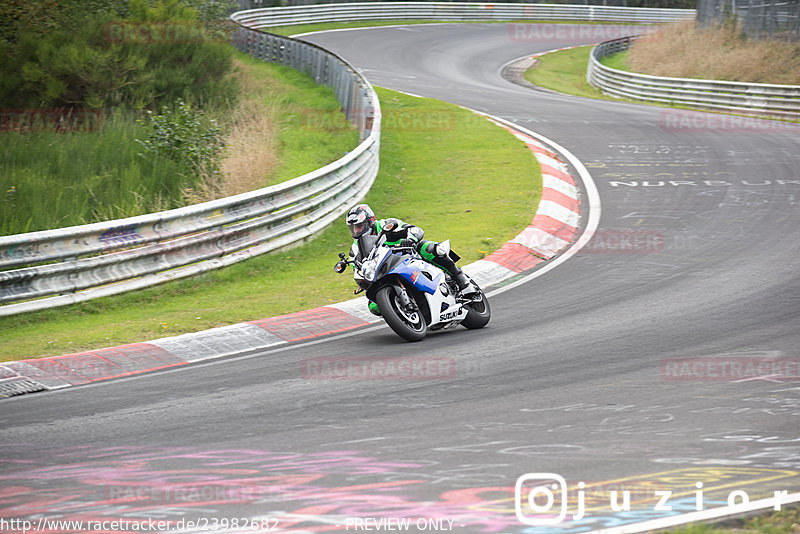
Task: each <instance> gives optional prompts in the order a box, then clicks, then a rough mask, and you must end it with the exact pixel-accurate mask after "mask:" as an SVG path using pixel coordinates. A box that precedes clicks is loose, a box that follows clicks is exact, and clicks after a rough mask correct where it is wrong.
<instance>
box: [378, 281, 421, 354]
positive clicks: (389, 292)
mask: <svg viewBox="0 0 800 534" xmlns="http://www.w3.org/2000/svg"><path fill="white" fill-rule="evenodd" d="M397 291H398V290H397V288H395V287H394V286H385V287H382V288H381V289H379V290H378V292H377V293H376V294H375V302H377V303H378V309H380V312H381V315H383V319H384V320H385V321H386V324H388V325H389V328H391V329H392V330H394V332H395V333H396V334H397V335H398V336H400V337H402V338H403V339H405V340H406V341H421V340H422V339H423V338H425V334H426V333H427V331H428V325H427V324H426V323H425V318H424V317H423V315H422V311H421V310H420V309H419V306H418V305H417V303H416V302H414V299H413V298H412V299H411V304H410V305H409V306H406V307H404V306H403V305H402V303H401V302H400V298H399V296H398V293H397Z"/></svg>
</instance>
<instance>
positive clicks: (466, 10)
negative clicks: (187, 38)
mask: <svg viewBox="0 0 800 534" xmlns="http://www.w3.org/2000/svg"><path fill="white" fill-rule="evenodd" d="M694 15H695V10H693V9H655V8H638V7H620V6H587V5H571V4H502V3H500V4H481V3H464V2H354V3H347V4H318V5H309V6H294V7H269V8H262V9H251V10H248V11H241V12H239V13H235V14H234V17H236V20H237V22H239V23H240V24H244V25H245V26H248V27H251V28H266V27H276V26H287V25H293V24H310V23H320V22H349V21H357V20H413V19H416V20H440V21H449V22H458V21H468V22H474V21H510V20H514V21H520V20H576V21H598V22H622V21H625V22H654V23H655V22H670V21H674V20H680V19H684V18H690V17H694Z"/></svg>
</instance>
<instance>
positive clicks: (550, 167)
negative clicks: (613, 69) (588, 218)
mask: <svg viewBox="0 0 800 534" xmlns="http://www.w3.org/2000/svg"><path fill="white" fill-rule="evenodd" d="M487 118H488V119H489V120H491V121H492V122H494V123H495V124H497V125H498V126H500V127H501V128H504V129H506V130H508V131H509V132H511V134H512V135H514V136H516V137H517V138H519V139H520V140H522V141H523V142H524V143H525V144H526V145H527V146H528V147H529V148H530V150H531V151H532V152H533V153H534V155H535V156H536V158H537V159H538V160H539V163H540V164H541V168H542V198H541V200H540V202H539V208H538V210H537V211H536V215H535V216H534V218H533V220H532V221H531V224H530V225H529V226H528V227H527V228H525V229H524V230H523V231H522V232H520V234H519V235H517V237H515V238H514V239H512V240H511V241H509V242H508V243H506V244H504V245H503V246H502V247H501V248H500V249H498V250H496V251H495V252H493V253H492V254H490V255H489V256H487V257H485V258H483V259H481V260H478V261H476V262H474V263H471V264H469V265H467V266H465V267H464V270H465V271H466V272H467V274H469V276H470V277H472V278H473V279H474V280H475V281H476V282H477V283H478V284H479V285H480V286H481V287H489V286H492V285H495V284H498V283H499V282H502V281H504V280H506V279H509V278H512V277H514V276H517V275H519V274H520V273H522V272H523V271H527V270H529V269H531V268H533V267H535V266H536V265H538V264H540V263H542V262H544V261H547V260H549V259H551V258H553V257H554V256H556V255H557V254H559V253H560V252H561V251H562V250H564V249H565V248H567V247H569V246H570V243H571V242H572V241H573V240H574V238H575V236H576V234H577V232H578V225H579V221H580V217H581V198H580V194H579V191H578V188H577V187H576V185H575V180H574V179H573V178H572V176H571V175H570V173H569V171H568V169H567V166H566V164H565V163H564V162H563V161H562V160H561V158H560V157H559V156H558V155H557V154H556V153H555V151H554V150H553V149H551V148H549V147H548V145H546V144H545V143H543V142H541V141H538V140H537V139H535V138H534V137H533V135H531V133H530V132H523V131H522V130H521V129H518V128H515V127H514V126H513V125H510V124H504V123H502V122H500V120H499V119H495V118H492V117H487ZM378 321H380V319H379V318H378V317H375V316H374V315H372V314H371V313H369V311H368V309H367V302H366V297H360V298H356V299H351V300H348V301H345V302H340V303H337V304H330V305H328V306H322V307H319V308H314V309H311V310H305V311H301V312H297V313H292V314H288V315H281V316H278V317H270V318H267V319H261V320H258V321H250V322H247V323H240V324H234V325H231V326H224V327H221V328H213V329H210V330H205V331H202V332H196V333H191V334H183V335H180V336H175V337H167V338H162V339H156V340H153V341H148V342H145V343H133V344H130V345H123V346H119V347H111V348H104V349H99V350H93V351H86V352H80V353H75V354H65V355H63V356H54V357H48V358H37V359H31V360H21V361H16V362H6V363H3V364H0V397H10V396H14V395H20V394H23V393H31V392H34V391H43V390H50V389H60V388H65V387H69V386H75V385H81V384H88V383H92V382H98V381H101V380H108V379H111V378H118V377H126V376H133V375H136V374H141V373H146V372H149V371H155V370H158V369H165V368H168V367H176V366H180V365H186V364H189V363H194V362H199V361H203V360H207V359H212V358H220V357H223V356H230V355H234V354H242V353H246V352H254V351H258V350H262V349H266V348H269V347H274V346H276V345H281V344H288V343H293V342H297V341H302V340H307V339H311V338H317V337H320V336H325V335H328V334H334V333H338V332H345V331H348V330H352V329H355V328H359V327H361V326H365V325H368V324H370V323H375V322H378Z"/></svg>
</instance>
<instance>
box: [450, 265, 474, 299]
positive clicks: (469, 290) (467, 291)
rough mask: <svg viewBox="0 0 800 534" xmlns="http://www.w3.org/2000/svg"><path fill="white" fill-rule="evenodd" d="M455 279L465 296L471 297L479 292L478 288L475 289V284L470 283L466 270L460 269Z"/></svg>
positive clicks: (454, 276)
mask: <svg viewBox="0 0 800 534" xmlns="http://www.w3.org/2000/svg"><path fill="white" fill-rule="evenodd" d="M453 280H455V282H456V284H458V290H459V291H460V292H461V295H462V296H464V297H471V296H473V295H475V294H476V293H477V292H478V290H477V289H475V286H474V285H473V284H471V283H470V281H469V278H467V275H466V274H464V271H462V270H461V269H458V270H457V271H456V273H455V274H454V275H453Z"/></svg>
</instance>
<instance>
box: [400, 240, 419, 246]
mask: <svg viewBox="0 0 800 534" xmlns="http://www.w3.org/2000/svg"><path fill="white" fill-rule="evenodd" d="M414 244H415V243H414V240H412V239H403V240H401V241H400V243H398V245H397V246H399V247H413V246H414Z"/></svg>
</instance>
